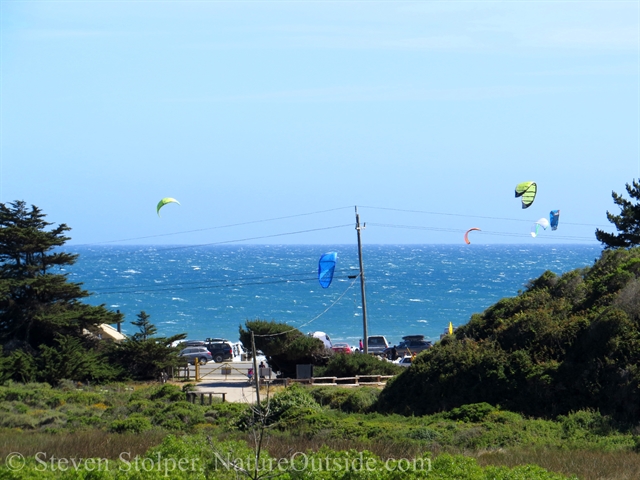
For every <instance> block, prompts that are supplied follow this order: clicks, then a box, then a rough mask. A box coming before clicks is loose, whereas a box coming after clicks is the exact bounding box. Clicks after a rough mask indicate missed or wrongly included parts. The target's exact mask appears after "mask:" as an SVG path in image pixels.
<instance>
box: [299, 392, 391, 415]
mask: <svg viewBox="0 0 640 480" xmlns="http://www.w3.org/2000/svg"><path fill="white" fill-rule="evenodd" d="M310 393H311V396H312V397H313V398H314V399H315V400H316V402H318V403H319V404H320V405H327V406H329V407H330V408H334V409H337V410H341V411H343V412H347V413H367V412H370V411H372V410H373V409H374V407H375V405H376V402H377V400H378V396H379V395H380V390H378V389H377V388H372V387H354V388H340V387H316V388H312V389H311V390H310Z"/></svg>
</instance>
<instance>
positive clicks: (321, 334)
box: [309, 332, 332, 348]
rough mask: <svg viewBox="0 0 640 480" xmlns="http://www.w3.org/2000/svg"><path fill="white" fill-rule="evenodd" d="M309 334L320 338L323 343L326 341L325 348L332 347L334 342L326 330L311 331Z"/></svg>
mask: <svg viewBox="0 0 640 480" xmlns="http://www.w3.org/2000/svg"><path fill="white" fill-rule="evenodd" d="M309 336H310V337H313V338H317V339H318V340H320V341H321V342H322V343H324V346H325V348H331V347H332V343H331V339H330V338H329V335H327V334H326V333H324V332H311V333H309Z"/></svg>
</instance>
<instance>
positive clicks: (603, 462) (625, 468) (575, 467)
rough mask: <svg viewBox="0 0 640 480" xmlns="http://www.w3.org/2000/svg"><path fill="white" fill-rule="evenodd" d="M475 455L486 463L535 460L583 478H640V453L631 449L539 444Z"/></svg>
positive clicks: (558, 470)
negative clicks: (619, 449) (531, 446)
mask: <svg viewBox="0 0 640 480" xmlns="http://www.w3.org/2000/svg"><path fill="white" fill-rule="evenodd" d="M468 453H469V452H467V454H468ZM472 455H473V456H475V457H476V458H477V460H478V464H479V465H482V466H486V465H501V466H502V465H503V466H507V467H514V466H516V465H526V464H535V465H539V466H541V467H542V468H544V469H546V470H549V471H551V472H557V473H561V474H563V475H577V476H578V478H580V479H582V480H608V479H611V480H637V479H639V478H640V454H638V453H635V452H628V451H627V452H625V451H619V452H603V451H597V450H556V449H553V450H551V449H541V448H537V449H512V450H501V451H492V452H476V453H475V454H472Z"/></svg>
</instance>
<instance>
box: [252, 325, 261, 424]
mask: <svg viewBox="0 0 640 480" xmlns="http://www.w3.org/2000/svg"><path fill="white" fill-rule="evenodd" d="M251 352H252V353H253V378H254V379H255V383H256V402H257V404H256V408H257V409H258V411H260V412H261V410H260V379H259V378H258V354H257V352H256V340H255V338H254V336H253V330H251Z"/></svg>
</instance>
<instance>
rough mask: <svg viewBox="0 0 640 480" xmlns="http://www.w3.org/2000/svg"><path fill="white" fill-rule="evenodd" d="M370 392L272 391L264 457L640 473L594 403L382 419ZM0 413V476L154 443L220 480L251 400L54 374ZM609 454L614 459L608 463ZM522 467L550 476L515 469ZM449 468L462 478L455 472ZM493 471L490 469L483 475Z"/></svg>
mask: <svg viewBox="0 0 640 480" xmlns="http://www.w3.org/2000/svg"><path fill="white" fill-rule="evenodd" d="M379 394H380V391H379V390H378V389H375V388H367V387H361V388H339V387H338V388H336V387H314V388H305V387H302V386H299V385H295V386H293V387H290V388H287V389H282V390H279V391H276V392H275V394H273V395H272V396H271V398H270V399H269V401H268V402H267V400H264V403H263V406H264V407H265V409H267V410H266V411H268V412H269V420H268V424H269V430H268V441H267V442H266V449H265V452H264V458H272V459H282V458H291V454H292V452H300V454H298V455H297V458H299V459H302V458H303V456H302V454H304V455H305V456H308V457H309V458H312V457H313V458H316V459H318V458H322V457H323V456H329V457H331V458H333V457H344V456H353V455H355V456H356V458H357V453H359V452H364V455H366V456H370V457H371V458H375V459H376V460H375V461H376V462H377V463H375V464H376V465H378V466H380V465H382V466H384V464H385V462H387V461H389V460H391V459H395V460H398V459H411V461H413V460H414V459H420V458H428V459H429V460H430V461H431V462H432V463H431V469H432V471H431V473H430V475H429V476H427V478H431V476H433V478H441V479H458V478H482V479H484V478H505V479H507V478H514V479H515V478H534V479H535V478H540V479H543V478H544V479H547V478H565V476H571V475H574V474H577V475H578V476H579V478H587V479H591V478H594V479H595V478H603V477H607V478H625V477H624V475H627V477H626V478H635V476H637V474H638V473H640V462H639V461H638V453H635V452H637V451H638V450H640V437H638V435H637V432H636V433H634V431H633V429H621V428H620V426H621V425H620V424H619V423H617V422H616V421H615V420H613V419H612V418H611V417H607V416H603V415H601V414H600V413H598V412H595V411H586V410H585V411H580V412H574V413H571V414H569V415H566V416H559V417H557V418H556V419H553V420H545V419H533V418H528V417H526V416H523V415H520V414H517V413H514V412H509V411H506V410H502V409H500V408H497V407H494V406H491V405H488V404H476V405H467V406H464V407H461V408H457V409H453V410H451V411H448V412H441V413H438V414H433V415H424V416H418V417H416V416H413V417H411V416H404V415H397V414H391V415H381V414H379V413H376V412H375V411H374V407H375V401H376V399H377V397H378V395H379ZM0 410H1V411H2V413H3V414H2V416H1V417H0V457H2V458H6V457H7V455H9V454H10V453H11V452H15V451H19V452H21V453H22V454H23V455H24V456H25V457H27V458H28V459H29V460H28V462H27V466H26V467H25V469H24V470H23V471H21V472H11V469H10V468H8V466H6V465H5V466H4V467H0V476H1V477H2V478H16V479H21V478H32V476H33V475H37V474H38V473H39V472H44V471H45V470H43V467H42V465H41V464H40V463H38V461H36V460H35V459H36V458H37V457H36V456H37V455H38V453H39V452H46V454H47V459H49V460H50V459H51V458H52V457H55V458H76V459H79V458H85V459H87V458H96V459H108V460H109V461H110V462H112V467H111V469H110V470H111V471H110V472H100V473H101V475H102V476H96V477H91V478H112V476H111V475H114V473H116V472H117V471H119V470H120V469H121V468H124V467H125V466H126V465H127V464H126V463H123V461H122V459H123V457H122V454H123V452H126V453H127V454H126V457H124V459H125V460H126V461H129V462H131V461H133V460H134V458H135V457H136V456H138V457H139V458H141V459H144V458H157V457H156V455H157V452H158V451H161V452H162V457H163V458H183V457H184V456H188V457H189V458H196V459H197V462H198V466H199V467H200V466H203V467H204V468H205V475H202V476H201V477H200V478H235V477H231V476H230V477H227V476H225V475H228V472H227V471H226V470H225V468H224V467H223V466H222V465H221V464H220V463H218V465H217V466H216V465H215V459H216V458H215V455H214V454H215V452H217V453H219V454H220V455H221V456H222V457H223V458H225V455H224V454H223V453H224V452H230V454H232V457H233V458H240V457H241V458H245V459H246V458H248V457H251V455H252V454H253V450H252V448H251V445H253V439H254V433H255V432H254V430H253V429H252V425H251V423H250V422H248V421H247V420H248V419H249V418H251V416H252V414H253V409H252V408H251V406H249V405H247V404H241V403H238V404H233V403H222V402H219V401H214V403H213V404H212V405H200V404H198V403H196V404H192V403H188V402H186V401H185V395H184V393H183V388H181V387H179V386H175V385H170V384H165V385H151V384H146V385H145V384H109V385H102V386H93V387H87V386H86V385H78V384H77V383H74V382H69V381H64V382H61V383H60V385H59V386H58V387H49V386H47V385H44V384H26V385H25V384H18V383H11V382H10V383H8V384H7V385H5V386H2V387H0ZM425 452H430V453H428V454H425ZM507 452H514V455H515V458H517V459H518V461H517V462H516V463H513V462H514V457H511V456H510V455H508V454H507ZM425 455H426V456H425ZM463 455H465V456H463ZM576 458H590V459H591V460H592V461H593V460H595V459H597V460H598V461H599V462H602V465H598V464H593V463H591V464H585V465H576V462H575V459H576ZM610 458H616V459H617V460H618V461H619V463H617V464H616V465H612V464H611V462H610V461H608V460H607V459H610ZM40 459H42V457H40ZM534 459H535V460H534ZM442 462H444V463H442ZM531 463H539V464H541V465H542V466H544V467H545V468H546V469H547V470H552V471H554V472H556V473H555V474H550V473H547V472H545V471H543V470H542V469H541V468H539V467H533V466H531V465H529V466H527V467H525V466H523V465H526V464H531ZM49 465H50V464H49ZM447 465H448V466H447ZM487 465H494V466H503V467H504V466H505V465H508V466H509V469H505V468H502V469H498V470H496V469H493V468H491V469H487V468H486V466H487ZM517 465H520V466H519V467H518V468H516V469H515V470H513V468H514V467H517ZM483 466H485V467H483ZM376 468H377V467H376ZM383 468H384V467H383ZM38 469H40V470H38ZM50 470H51V469H50V468H47V471H46V473H48V474H50V478H82V477H79V476H75V477H74V476H73V475H70V473H74V474H78V472H67V476H65V474H64V472H61V471H58V472H51V471H50ZM456 471H459V472H461V473H460V474H459V475H464V476H456V474H455V472H456ZM383 472H384V471H383ZM496 472H501V473H500V475H501V476H498V477H492V476H491V475H494V474H496ZM525 472H526V474H525ZM93 473H94V474H96V472H93ZM276 473H278V472H277V471H276ZM288 473H289V474H294V473H295V472H288ZM308 473H309V472H308ZM325 473H326V472H325ZM333 473H336V472H333ZM352 473H353V472H352ZM413 473H416V472H413ZM419 473H420V472H419ZM422 473H423V472H422ZM603 473H606V474H607V475H604V474H603ZM163 474H164V472H162V471H161V472H160V473H159V474H158V472H152V473H149V474H148V476H147V477H141V478H163ZM179 474H180V472H173V474H172V475H170V476H169V478H183V477H181V476H180V475H179ZM634 474H635V475H634ZM411 475H412V472H409V473H408V476H406V477H403V478H414V477H413V476H411ZM518 475H520V476H518ZM113 478H119V477H113ZM123 478H124V477H123ZM185 478H186V476H185ZM196 478H198V477H197V476H196ZM282 478H297V477H295V476H292V477H286V476H284V477H282ZM305 478H325V477H323V476H321V475H320V476H316V477H313V476H311V475H309V476H306V477H305ZM327 478H329V477H327ZM337 478H340V476H339V475H338V476H337ZM348 478H377V477H367V476H355V477H348ZM380 478H395V477H393V476H390V477H386V476H382V477H380ZM415 478H421V477H420V476H419V475H418V476H416V477H415Z"/></svg>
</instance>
